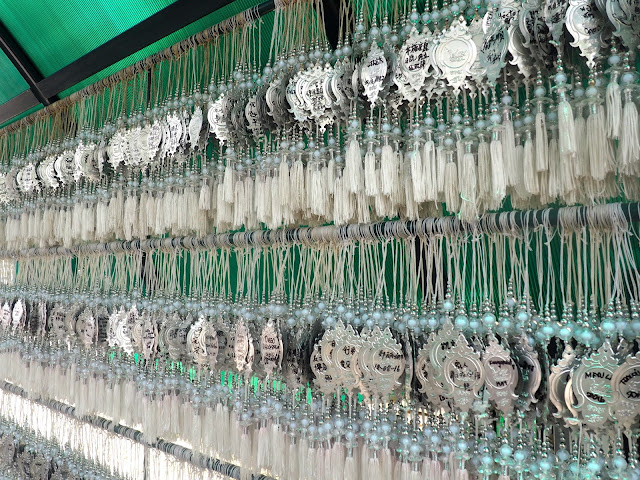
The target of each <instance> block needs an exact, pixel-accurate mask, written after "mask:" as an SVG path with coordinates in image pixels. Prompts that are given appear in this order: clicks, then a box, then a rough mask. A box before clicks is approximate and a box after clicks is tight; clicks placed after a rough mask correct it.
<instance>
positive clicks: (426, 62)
mask: <svg viewBox="0 0 640 480" xmlns="http://www.w3.org/2000/svg"><path fill="white" fill-rule="evenodd" d="M432 38H433V37H432V35H431V33H429V34H426V33H419V32H418V30H417V29H416V28H415V27H414V28H413V29H412V30H411V32H410V33H409V37H408V38H407V40H406V41H405V43H404V45H402V48H400V52H399V55H398V66H399V67H400V70H402V73H403V74H404V76H405V77H406V79H407V82H408V83H409V85H411V87H412V88H413V89H414V90H415V91H416V92H418V93H419V92H420V91H421V90H422V87H423V86H424V83H425V81H426V79H427V76H428V75H429V69H430V68H431V50H432V48H431V47H432V46H431V40H432Z"/></svg>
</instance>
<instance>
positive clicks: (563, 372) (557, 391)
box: [548, 344, 577, 418]
mask: <svg viewBox="0 0 640 480" xmlns="http://www.w3.org/2000/svg"><path fill="white" fill-rule="evenodd" d="M576 358H577V357H576V352H575V350H574V349H573V348H572V347H571V345H569V344H566V345H565V347H564V351H563V352H562V358H561V359H560V360H559V361H558V364H557V365H554V366H552V367H551V375H549V382H548V385H549V386H548V394H549V400H550V401H551V403H552V404H553V406H554V407H555V409H556V411H555V412H554V413H553V416H554V417H556V418H563V417H565V416H566V415H567V414H568V413H570V412H569V411H568V410H567V407H566V404H565V402H564V393H565V391H566V388H567V383H568V382H569V378H570V376H571V372H572V371H573V369H574V367H575V365H576V364H577V361H576Z"/></svg>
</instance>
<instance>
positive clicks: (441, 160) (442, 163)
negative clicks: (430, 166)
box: [436, 145, 447, 197]
mask: <svg viewBox="0 0 640 480" xmlns="http://www.w3.org/2000/svg"><path fill="white" fill-rule="evenodd" d="M436 165H437V168H436V171H437V172H438V197H443V196H444V171H445V168H446V166H447V160H446V158H445V155H444V147H442V146H441V145H438V146H437V147H436Z"/></svg>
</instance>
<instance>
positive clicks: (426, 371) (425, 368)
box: [415, 346, 451, 411]
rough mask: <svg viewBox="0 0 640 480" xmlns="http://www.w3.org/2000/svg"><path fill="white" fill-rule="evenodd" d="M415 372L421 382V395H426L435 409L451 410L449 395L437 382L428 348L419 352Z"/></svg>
mask: <svg viewBox="0 0 640 480" xmlns="http://www.w3.org/2000/svg"><path fill="white" fill-rule="evenodd" d="M415 372H416V377H418V381H419V382H420V389H419V391H420V393H424V394H425V395H426V396H427V399H428V400H429V402H430V403H431V404H432V405H433V406H434V407H436V408H443V409H445V410H446V411H449V410H451V408H450V405H449V396H448V394H447V393H446V392H445V390H444V388H442V385H441V384H440V383H438V382H436V381H435V372H434V370H433V366H432V365H431V362H430V361H429V350H428V349H427V348H426V346H425V347H423V348H421V349H420V350H419V351H418V356H417V358H416V366H415Z"/></svg>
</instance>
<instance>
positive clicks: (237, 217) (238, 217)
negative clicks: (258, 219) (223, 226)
mask: <svg viewBox="0 0 640 480" xmlns="http://www.w3.org/2000/svg"><path fill="white" fill-rule="evenodd" d="M245 207H246V204H245V198H244V182H243V181H242V180H240V179H238V180H237V181H236V187H235V198H234V202H233V225H234V227H235V228H240V227H242V226H243V225H244V219H245Z"/></svg>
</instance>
